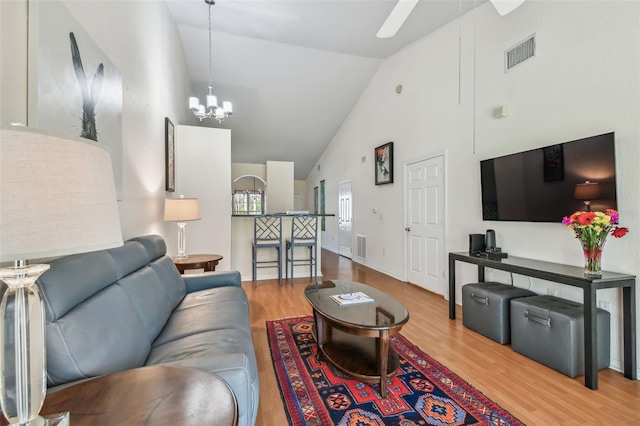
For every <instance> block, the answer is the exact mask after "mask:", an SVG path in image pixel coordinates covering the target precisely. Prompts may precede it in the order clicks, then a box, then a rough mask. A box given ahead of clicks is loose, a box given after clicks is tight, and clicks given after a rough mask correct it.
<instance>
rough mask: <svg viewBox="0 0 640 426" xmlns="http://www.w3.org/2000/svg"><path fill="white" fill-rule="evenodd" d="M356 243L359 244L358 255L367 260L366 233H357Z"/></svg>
mask: <svg viewBox="0 0 640 426" xmlns="http://www.w3.org/2000/svg"><path fill="white" fill-rule="evenodd" d="M356 243H357V245H358V247H357V250H356V256H358V257H359V258H360V259H364V260H367V237H366V236H364V235H360V234H357V235H356Z"/></svg>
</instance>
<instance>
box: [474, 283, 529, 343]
mask: <svg viewBox="0 0 640 426" xmlns="http://www.w3.org/2000/svg"><path fill="white" fill-rule="evenodd" d="M525 296H535V293H534V292H532V291H529V290H525V289H523V288H518V287H513V286H511V285H507V284H502V283H496V282H482V283H473V284H465V285H463V286H462V324H463V325H464V326H465V327H467V328H470V329H471V330H473V331H476V332H478V333H480V334H482V335H483V336H486V337H488V338H490V339H492V340H495V341H496V342H498V343H501V344H505V343H509V339H510V336H511V332H510V326H509V324H510V319H509V301H510V300H511V299H514V298H516V297H525Z"/></svg>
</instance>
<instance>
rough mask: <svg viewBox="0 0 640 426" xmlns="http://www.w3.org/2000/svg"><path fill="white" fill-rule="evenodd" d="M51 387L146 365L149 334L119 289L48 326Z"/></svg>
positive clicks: (108, 290)
mask: <svg viewBox="0 0 640 426" xmlns="http://www.w3.org/2000/svg"><path fill="white" fill-rule="evenodd" d="M46 340H47V379H48V384H49V386H52V385H57V384H62V383H66V382H70V381H74V380H80V379H85V378H87V377H95V376H100V375H103V374H110V373H114V372H117V371H122V370H127V369H129V368H135V367H140V366H142V365H144V362H145V360H146V359H147V356H148V354H149V351H150V348H151V342H150V340H149V337H148V335H147V331H146V329H145V328H144V326H143V325H142V321H141V320H140V317H139V316H138V313H137V311H136V309H135V308H134V307H133V305H132V304H131V302H130V299H129V297H128V296H127V294H126V292H125V291H124V290H123V289H122V288H121V287H120V286H116V285H112V286H109V287H108V288H106V289H104V290H103V291H101V292H99V293H97V294H95V295H94V296H92V297H90V298H89V299H87V300H86V301H84V302H83V303H81V304H79V305H78V306H76V307H75V308H73V309H71V310H70V311H69V312H67V313H66V315H64V317H62V318H60V319H59V320H57V321H56V322H49V323H48V324H47V325H46Z"/></svg>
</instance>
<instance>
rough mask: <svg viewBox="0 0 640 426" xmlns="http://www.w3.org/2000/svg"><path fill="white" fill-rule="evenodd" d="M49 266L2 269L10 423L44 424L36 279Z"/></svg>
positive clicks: (0, 325)
mask: <svg viewBox="0 0 640 426" xmlns="http://www.w3.org/2000/svg"><path fill="white" fill-rule="evenodd" d="M47 269H49V265H27V266H16V267H14V268H2V269H0V285H1V287H2V292H3V294H2V299H1V302H0V312H1V316H0V345H1V346H0V403H1V405H2V413H3V414H4V416H5V417H6V418H7V420H8V421H9V423H10V424H27V423H29V424H43V420H44V419H42V418H41V417H40V416H39V415H38V413H39V412H40V409H41V408H42V404H43V403H44V399H45V395H46V390H47V381H46V366H45V362H46V361H45V360H46V357H45V341H44V307H43V304H42V299H41V297H40V291H39V290H38V286H37V285H36V284H35V281H36V279H37V278H38V277H39V276H40V275H41V274H42V273H43V272H44V271H46V270H47Z"/></svg>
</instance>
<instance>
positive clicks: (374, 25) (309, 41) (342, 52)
mask: <svg viewBox="0 0 640 426" xmlns="http://www.w3.org/2000/svg"><path fill="white" fill-rule="evenodd" d="M485 1H486V0H477V1H476V2H474V0H462V1H460V0H421V1H420V2H419V3H418V4H417V6H416V7H415V9H414V10H413V12H411V14H410V15H409V17H408V19H407V20H406V21H405V23H404V24H403V25H402V27H401V28H400V30H399V31H398V33H397V34H396V36H395V37H393V38H389V39H379V38H377V37H376V33H377V32H378V29H379V28H380V26H381V25H382V23H383V22H384V21H385V19H386V18H387V16H388V15H389V13H390V12H391V10H392V9H393V8H394V7H395V5H396V3H397V1H396V0H216V4H215V5H214V6H212V7H211V14H212V21H213V27H212V28H213V32H212V55H213V59H212V76H211V78H212V82H213V93H214V94H215V95H217V97H218V102H221V101H222V100H226V101H231V102H232V103H233V107H234V115H233V116H232V117H231V118H230V119H228V120H226V121H224V122H223V123H222V124H218V122H217V121H215V120H211V119H205V120H204V121H203V122H202V123H203V125H206V126H211V127H222V128H228V129H231V144H232V148H231V158H232V161H233V162H236V163H264V162H266V161H267V160H274V161H293V162H294V163H295V179H301V180H304V179H306V177H307V176H308V174H309V172H310V171H311V168H312V167H313V165H314V164H315V163H316V161H317V159H318V158H319V156H320V155H321V154H322V152H323V151H324V149H325V148H326V146H327V144H328V143H329V142H330V141H331V139H332V138H333V136H334V135H335V133H336V132H337V130H338V129H339V128H340V126H341V125H342V123H343V121H344V120H345V118H346V116H347V114H348V113H349V111H350V110H351V109H352V108H353V106H354V105H355V103H356V101H357V100H358V98H359V96H360V95H361V93H362V92H363V90H364V89H365V87H366V86H367V84H368V82H369V80H370V79H371V77H372V76H373V74H374V73H375V71H376V70H377V68H378V66H379V65H380V64H381V63H382V61H383V60H384V59H385V58H387V57H388V56H390V55H392V54H393V53H394V52H397V51H398V50H400V49H402V48H403V47H405V46H407V45H408V44H410V43H412V42H414V41H416V40H417V39H419V38H421V37H423V36H425V35H426V34H428V33H430V32H432V31H434V30H436V29H437V28H439V27H441V26H443V25H444V24H446V23H448V22H450V21H452V20H454V19H456V18H457V17H458V16H459V15H460V13H462V14H464V13H466V12H468V11H469V10H471V9H472V8H473V7H474V3H475V4H477V5H479V4H481V3H484V2H485ZM166 2H167V4H168V6H169V9H170V11H171V13H172V14H173V16H174V17H175V20H176V23H177V25H178V30H179V33H180V36H181V39H182V45H183V48H184V52H185V56H186V62H187V67H188V70H189V76H190V78H191V81H192V88H193V93H192V95H193V96H197V97H199V98H200V100H201V102H204V96H205V94H206V93H207V86H208V84H209V35H208V26H209V21H208V9H209V6H208V5H207V4H206V3H205V1H204V0H166ZM185 108H187V100H186V99H185Z"/></svg>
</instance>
